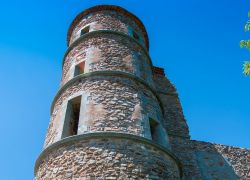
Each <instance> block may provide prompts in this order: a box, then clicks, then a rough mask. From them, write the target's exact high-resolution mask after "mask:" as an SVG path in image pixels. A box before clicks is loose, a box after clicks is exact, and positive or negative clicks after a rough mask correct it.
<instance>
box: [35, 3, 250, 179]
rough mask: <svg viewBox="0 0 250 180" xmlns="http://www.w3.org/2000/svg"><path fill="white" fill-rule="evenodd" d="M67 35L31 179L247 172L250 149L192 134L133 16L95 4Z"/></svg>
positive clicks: (189, 176) (213, 175)
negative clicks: (58, 81) (59, 77)
mask: <svg viewBox="0 0 250 180" xmlns="http://www.w3.org/2000/svg"><path fill="white" fill-rule="evenodd" d="M67 43H68V49H67V51H66V53H65V55H64V59H63V65H62V80H61V87H60V89H59V91H58V93H57V94H56V96H55V98H54V100H53V102H52V106H51V119H50V124H49V128H48V131H47V135H46V140H45V144H44V149H43V151H42V153H41V154H40V156H39V157H38V159H37V161H36V165H35V177H36V180H65V179H66V180H71V179H74V180H95V179H96V180H97V179H98V180H112V179H119V180H132V179H148V180H149V179H150V180H151V179H158V180H164V179H169V180H178V179H204V178H203V177H205V179H206V178H207V179H209V180H210V179H220V177H223V178H224V177H225V178H224V179H235V177H236V176H237V177H238V176H241V177H247V173H245V171H247V170H248V166H246V165H245V164H244V163H235V162H237V161H240V162H245V161H241V158H242V157H243V156H245V155H246V154H247V155H249V157H250V152H249V151H248V150H244V149H243V150H240V149H239V148H238V149H237V148H232V147H227V146H222V145H214V144H211V143H205V142H199V141H192V140H190V136H189V130H188V126H187V124H186V120H185V118H184V116H183V113H182V108H181V105H180V102H179V98H178V95H177V93H176V90H175V87H174V86H173V85H172V84H171V83H170V81H169V80H168V79H167V78H166V77H165V74H164V70H163V69H162V68H159V67H154V66H153V65H152V61H151V59H150V56H149V53H148V49H149V40H148V36H147V32H146V29H145V27H144V25H143V24H142V22H141V21H140V20H139V19H138V18H137V17H136V16H134V15H133V14H131V13H130V12H128V11H127V10H125V9H123V8H121V7H117V6H111V5H101V6H95V7H92V8H90V9H87V10H85V11H83V12H82V13H80V14H79V15H78V16H77V17H76V18H75V19H74V20H73V22H72V24H71V25H70V28H69V31H68V36H67ZM228 148H229V149H228ZM234 153H235V154H237V155H238V154H240V153H241V154H242V156H239V157H236V156H235V154H234ZM177 157H178V158H177ZM225 157H228V159H227V160H225ZM211 162H212V163H211ZM214 162H215V163H214ZM230 163H231V164H235V169H234V170H232V166H231V165H230ZM208 165H209V166H208ZM249 167H250V166H249ZM233 168H234V167H233ZM249 169H250V168H249ZM234 172H236V174H237V175H236V174H235V173H234ZM244 173H245V174H244ZM249 176H250V175H249ZM228 177H229V178H228ZM223 178H222V179H223ZM224 179H223V180H224Z"/></svg>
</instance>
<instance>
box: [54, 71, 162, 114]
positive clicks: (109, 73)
mask: <svg viewBox="0 0 250 180" xmlns="http://www.w3.org/2000/svg"><path fill="white" fill-rule="evenodd" d="M93 76H120V77H127V78H131V79H133V80H136V81H138V82H140V83H141V84H143V85H144V86H146V87H147V88H148V89H149V90H150V91H151V92H152V93H153V94H154V95H155V97H156V98H157V100H158V102H159V104H160V107H161V110H162V112H164V109H163V104H162V102H161V99H160V97H159V96H158V94H157V92H156V91H155V90H154V88H153V87H151V86H150V85H149V84H148V83H147V82H146V81H144V80H143V79H141V78H139V77H137V76H135V75H133V74H130V73H126V72H121V71H94V72H90V73H85V74H81V75H78V76H76V77H74V78H72V79H71V80H69V81H68V82H66V83H65V84H64V85H63V86H62V87H61V88H60V89H59V91H58V92H57V94H56V96H55V98H54V100H53V101H52V105H51V108H50V114H52V113H53V108H54V105H55V102H56V100H57V99H58V97H59V96H60V95H61V93H62V92H63V91H64V90H65V89H66V88H67V87H68V86H70V85H71V84H73V83H74V82H76V81H78V80H79V79H82V78H88V77H93Z"/></svg>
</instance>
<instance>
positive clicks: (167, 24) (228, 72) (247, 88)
mask: <svg viewBox="0 0 250 180" xmlns="http://www.w3.org/2000/svg"><path fill="white" fill-rule="evenodd" d="M97 4H116V5H120V6H122V7H124V8H126V9H128V10H129V11H131V12H133V13H134V14H136V15H137V16H138V17H139V18H140V19H141V20H142V21H143V22H144V24H145V26H146V28H147V30H148V34H149V38H150V55H151V57H152V60H153V62H154V65H156V66H161V67H164V68H165V71H166V74H167V76H168V78H169V79H170V80H171V81H172V82H173V83H174V84H175V85H176V87H177V90H178V93H179V95H180V99H181V102H182V105H183V109H184V114H185V116H186V119H187V121H188V124H189V127H190V132H191V136H192V139H197V140H203V141H211V142H216V143H221V144H227V145H234V146H240V147H248V148H250V140H249V139H250V111H249V102H250V93H249V92H250V77H245V76H244V75H242V73H241V71H242V62H243V61H244V60H245V59H247V58H250V52H247V51H246V50H245V49H240V48H239V41H240V40H241V39H244V38H246V37H247V36H249V34H248V35H247V34H246V33H244V29H243V27H244V24H245V22H246V21H247V12H248V10H250V3H249V0H241V1H238V0H237V1H236V0H202V1H201V0H189V1H185V0H182V1H176V0H161V1H160V0H153V1H151V0H144V1H142V0H141V1H139V0H137V1H136V0H123V1H122V0H113V1H98V0H74V1H66V0H61V1H59V0H53V1H52V0H37V1H33V0H22V1H18V0H11V1H3V0H1V1H0V23H1V28H0V82H1V88H0V113H1V121H0V122H1V126H0V137H1V148H0V162H1V163H0V169H1V175H0V176H1V177H0V179H4V180H28V179H33V167H34V162H35V159H36V158H37V156H38V155H39V153H40V152H41V150H42V145H43V142H44V138H45V133H46V129H47V126H48V123H49V112H50V105H51V102H52V100H53V98H54V95H55V94H56V92H57V90H58V87H59V81H60V77H61V63H62V58H63V55H64V52H65V51H66V33H67V30H68V26H69V25H70V23H71V21H72V20H73V18H74V17H75V16H76V15H77V14H78V13H79V12H80V11H82V10H84V9H86V8H88V7H90V6H93V5H97ZM249 37H250V36H249Z"/></svg>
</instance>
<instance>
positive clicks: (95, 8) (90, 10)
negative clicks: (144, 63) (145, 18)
mask: <svg viewBox="0 0 250 180" xmlns="http://www.w3.org/2000/svg"><path fill="white" fill-rule="evenodd" d="M105 10H110V11H116V12H118V13H120V14H122V15H125V16H127V17H129V18H131V19H132V20H133V21H134V22H135V23H136V24H137V25H138V26H139V28H140V29H141V30H142V33H143V36H144V38H145V41H146V47H147V49H149V38H148V34H147V31H146V28H145V26H144V24H143V23H142V21H141V20H140V19H139V18H138V17H137V16H135V15H134V14H132V13H131V12H129V11H128V10H126V9H124V8H122V7H120V6H116V5H97V6H93V7H90V8H88V9H86V10H84V11H82V12H81V13H79V14H78V15H77V16H76V17H75V18H74V20H73V21H72V23H71V24H70V26H69V30H68V33H67V45H69V41H70V37H71V34H72V32H73V30H74V27H75V26H76V24H77V23H78V22H79V21H81V19H82V18H83V17H84V16H87V15H88V14H91V13H94V12H98V11H105Z"/></svg>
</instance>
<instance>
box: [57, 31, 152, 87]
mask: <svg viewBox="0 0 250 180" xmlns="http://www.w3.org/2000/svg"><path fill="white" fill-rule="evenodd" d="M81 61H85V68H84V73H87V72H93V71H104V70H107V71H110V70H113V71H114V70H115V71H123V72H128V73H132V74H134V75H136V76H138V77H141V78H142V79H144V80H145V81H147V82H148V83H149V84H150V85H151V86H153V85H154V84H153V81H152V70H151V60H150V58H149V56H148V55H147V51H145V49H143V48H142V47H141V46H140V45H139V44H137V43H136V42H135V41H134V40H132V39H128V38H124V37H123V36H122V35H119V34H113V33H105V32H103V33H100V32H99V33H94V34H93V33H92V34H91V35H88V36H86V37H84V38H83V39H82V40H81V41H80V42H79V43H78V44H77V45H76V46H74V47H73V49H70V51H69V52H68V53H67V54H66V56H65V59H64V64H63V72H62V82H61V85H64V84H65V83H66V82H67V81H69V80H70V79H72V78H73V76H74V69H75V66H76V64H78V63H80V62H81Z"/></svg>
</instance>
